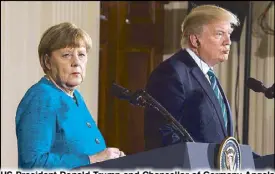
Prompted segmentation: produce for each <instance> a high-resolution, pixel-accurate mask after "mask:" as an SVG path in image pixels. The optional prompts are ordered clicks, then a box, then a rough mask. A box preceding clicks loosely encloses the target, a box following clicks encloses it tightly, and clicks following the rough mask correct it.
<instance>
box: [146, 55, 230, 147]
mask: <svg viewBox="0 0 275 174" xmlns="http://www.w3.org/2000/svg"><path fill="white" fill-rule="evenodd" d="M218 85H219V88H220V91H221V93H222V95H223V98H224V99H225V104H226V108H227V115H228V130H226V128H225V125H224V120H223V117H222V111H221V107H220V105H219V102H218V99H217V97H216V96H215V93H214V91H213V89H212V88H211V85H210V83H209V82H208V80H207V79H206V77H205V75H204V74H203V72H202V71H201V69H200V68H199V67H198V65H197V64H196V62H195V61H194V60H193V59H192V57H191V56H190V55H189V54H188V52H187V51H185V50H180V51H178V52H177V53H176V54H174V55H173V56H172V57H171V58H169V59H167V60H166V61H164V62H162V63H161V64H160V65H159V66H158V67H157V68H156V69H155V70H154V71H153V72H152V73H151V75H150V78H149V80H148V83H147V86H146V90H147V92H148V93H149V94H150V95H151V96H152V97H154V98H155V99H156V100H157V101H158V102H159V103H160V104H161V105H162V106H164V107H165V108H166V109H167V111H169V112H170V113H171V114H172V115H173V116H174V117H175V119H176V120H177V121H178V122H179V123H180V124H181V125H182V126H183V127H184V128H185V129H186V130H187V131H188V132H189V133H190V135H191V136H192V138H193V139H194V140H195V141H196V142H205V143H221V142H222V140H224V139H225V138H226V137H227V136H233V123H232V116H231V111H230V106H229V104H228V101H227V99H226V96H225V95H224V92H223V90H222V88H221V86H220V84H219V83H218ZM144 127H145V130H144V137H145V148H146V149H147V150H149V149H153V148H157V147H162V146H166V145H170V144H175V143H178V142H180V141H183V140H182V139H180V137H179V136H178V134H177V133H176V132H175V130H174V129H173V128H172V127H171V125H170V124H167V121H166V120H164V119H163V116H161V115H160V114H159V113H158V112H156V111H154V110H152V109H145V117H144Z"/></svg>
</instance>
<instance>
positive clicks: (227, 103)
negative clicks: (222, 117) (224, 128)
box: [217, 79, 234, 136]
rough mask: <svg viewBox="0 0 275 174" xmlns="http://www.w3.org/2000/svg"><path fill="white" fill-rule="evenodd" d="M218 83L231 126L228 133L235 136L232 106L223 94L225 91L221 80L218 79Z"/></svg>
mask: <svg viewBox="0 0 275 174" xmlns="http://www.w3.org/2000/svg"><path fill="white" fill-rule="evenodd" d="M217 83H218V86H219V89H220V92H221V94H222V97H223V98H224V100H225V106H226V111H227V118H228V126H230V129H229V130H230V132H229V133H228V134H229V136H234V135H233V133H234V129H233V120H232V113H231V109H230V105H229V102H228V100H227V98H226V96H225V94H224V92H223V89H222V87H221V84H220V82H219V80H218V79H217Z"/></svg>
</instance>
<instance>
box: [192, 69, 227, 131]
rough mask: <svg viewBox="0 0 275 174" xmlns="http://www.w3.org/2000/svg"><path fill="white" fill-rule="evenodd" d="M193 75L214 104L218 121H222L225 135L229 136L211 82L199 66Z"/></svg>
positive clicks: (193, 71) (193, 70)
mask: <svg viewBox="0 0 275 174" xmlns="http://www.w3.org/2000/svg"><path fill="white" fill-rule="evenodd" d="M191 73H192V75H193V76H194V77H195V79H196V80H197V81H198V83H199V84H200V85H201V87H202V88H203V90H204V91H205V93H206V94H207V96H208V98H209V99H210V101H211V102H212V104H213V106H214V108H215V111H216V113H217V115H218V119H219V121H220V125H221V127H222V130H223V133H224V135H225V136H227V131H226V129H225V125H224V120H223V117H222V111H221V106H220V104H219V101H218V99H217V97H216V96H215V93H214V91H213V89H212V88H211V86H210V84H209V82H208V81H207V79H206V78H205V76H204V74H203V73H202V71H201V69H200V68H199V67H198V66H196V67H193V68H192V69H191Z"/></svg>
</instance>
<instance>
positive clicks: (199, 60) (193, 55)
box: [185, 48, 213, 75]
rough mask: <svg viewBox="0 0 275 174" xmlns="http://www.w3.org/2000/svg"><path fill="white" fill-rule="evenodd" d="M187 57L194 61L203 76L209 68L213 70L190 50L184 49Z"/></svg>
mask: <svg viewBox="0 0 275 174" xmlns="http://www.w3.org/2000/svg"><path fill="white" fill-rule="evenodd" d="M185 50H186V51H187V52H188V53H189V55H190V56H191V57H192V58H193V59H194V61H195V62H196V63H197V65H198V66H199V68H200V69H201V71H202V72H203V74H204V75H207V72H208V71H209V69H210V68H211V69H212V70H213V67H210V66H208V65H207V64H206V63H205V62H204V61H203V60H201V59H200V58H199V57H198V56H197V55H196V54H195V53H194V52H193V51H192V50H191V49H190V48H186V49H185Z"/></svg>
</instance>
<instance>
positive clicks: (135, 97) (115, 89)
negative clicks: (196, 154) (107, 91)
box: [111, 83, 194, 142]
mask: <svg viewBox="0 0 275 174" xmlns="http://www.w3.org/2000/svg"><path fill="white" fill-rule="evenodd" d="M111 91H112V93H113V95H114V96H116V97H118V98H119V99H122V100H127V101H129V102H130V103H131V104H132V105H137V106H142V107H150V108H153V109H155V110H157V111H159V112H160V113H161V114H162V115H163V116H164V117H165V119H166V120H168V121H169V123H171V124H172V126H173V127H174V128H175V129H176V130H177V131H178V132H179V133H180V135H181V136H182V138H183V139H184V140H186V141H188V142H194V140H193V138H192V137H191V136H190V134H189V133H188V132H187V130H186V129H184V128H183V127H182V125H181V124H180V123H179V122H178V121H177V120H176V119H175V118H174V117H173V116H172V115H171V114H170V113H169V112H168V111H167V110H166V109H165V108H164V107H163V106H162V105H161V104H160V103H159V102H157V101H156V100H155V99H154V98H153V97H152V96H150V95H149V94H148V93H147V92H146V91H144V90H137V91H136V92H134V93H132V92H130V91H129V90H128V89H126V88H123V87H121V86H119V85H117V84H115V83H113V85H112V89H111Z"/></svg>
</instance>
